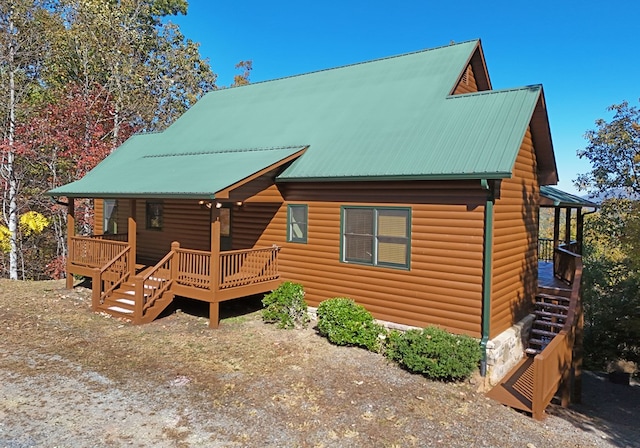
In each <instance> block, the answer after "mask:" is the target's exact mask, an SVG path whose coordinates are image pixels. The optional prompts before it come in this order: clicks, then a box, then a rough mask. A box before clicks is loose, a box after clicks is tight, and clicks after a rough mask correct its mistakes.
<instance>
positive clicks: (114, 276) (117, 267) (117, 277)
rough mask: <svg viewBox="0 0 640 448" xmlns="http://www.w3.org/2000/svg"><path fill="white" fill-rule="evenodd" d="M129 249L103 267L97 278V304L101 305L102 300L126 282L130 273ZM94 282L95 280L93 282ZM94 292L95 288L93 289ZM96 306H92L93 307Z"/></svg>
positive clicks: (125, 249)
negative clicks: (98, 296) (98, 295)
mask: <svg viewBox="0 0 640 448" xmlns="http://www.w3.org/2000/svg"><path fill="white" fill-rule="evenodd" d="M130 258H131V247H129V246H127V247H125V248H124V249H123V250H122V251H121V252H120V253H119V254H118V255H116V256H115V257H114V258H113V259H112V260H111V261H110V262H109V263H107V264H106V265H104V266H103V267H102V268H101V269H100V271H99V273H98V278H97V285H98V287H99V288H98V291H99V292H100V299H99V302H100V303H103V302H104V299H105V298H106V297H108V296H109V294H111V293H112V292H113V291H114V290H115V289H117V288H118V286H120V285H121V284H122V283H124V282H126V281H127V279H128V278H129V274H130V273H131V267H130V264H129V263H130V261H131V260H130ZM93 282H94V283H95V282H96V279H94V280H93ZM94 291H95V287H94ZM95 305H96V304H94V307H95Z"/></svg>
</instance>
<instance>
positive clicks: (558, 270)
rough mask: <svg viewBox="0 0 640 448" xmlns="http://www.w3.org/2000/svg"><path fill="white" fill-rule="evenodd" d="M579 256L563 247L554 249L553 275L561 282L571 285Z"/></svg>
mask: <svg viewBox="0 0 640 448" xmlns="http://www.w3.org/2000/svg"><path fill="white" fill-rule="evenodd" d="M580 259H581V257H580V255H578V254H576V253H574V252H571V251H569V250H567V249H565V248H564V247H556V248H555V250H554V251H553V275H554V276H555V277H556V278H557V279H559V280H562V281H563V282H565V283H567V284H569V285H572V284H573V283H574V277H575V272H576V260H580Z"/></svg>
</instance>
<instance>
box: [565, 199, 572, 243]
mask: <svg viewBox="0 0 640 448" xmlns="http://www.w3.org/2000/svg"><path fill="white" fill-rule="evenodd" d="M564 210H565V215H564V216H565V218H564V242H565V244H567V245H568V244H569V243H571V207H567V208H565V209H564Z"/></svg>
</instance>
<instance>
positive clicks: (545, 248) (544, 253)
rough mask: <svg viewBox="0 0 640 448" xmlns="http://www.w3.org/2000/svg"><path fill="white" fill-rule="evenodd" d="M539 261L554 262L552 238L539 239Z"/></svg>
mask: <svg viewBox="0 0 640 448" xmlns="http://www.w3.org/2000/svg"><path fill="white" fill-rule="evenodd" d="M538 260H539V261H546V262H552V261H553V239H552V238H538Z"/></svg>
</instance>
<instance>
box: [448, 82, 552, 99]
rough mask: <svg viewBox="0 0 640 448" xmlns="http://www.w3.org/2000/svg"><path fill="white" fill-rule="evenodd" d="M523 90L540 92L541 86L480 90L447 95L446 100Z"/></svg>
mask: <svg viewBox="0 0 640 448" xmlns="http://www.w3.org/2000/svg"><path fill="white" fill-rule="evenodd" d="M523 90H542V84H530V85H528V86H522V87H510V88H506V89H497V90H494V89H492V90H481V91H478V92H469V93H459V94H457V95H449V96H447V99H452V98H468V97H470V96H482V95H492V94H496V93H506V92H521V91H523Z"/></svg>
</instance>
